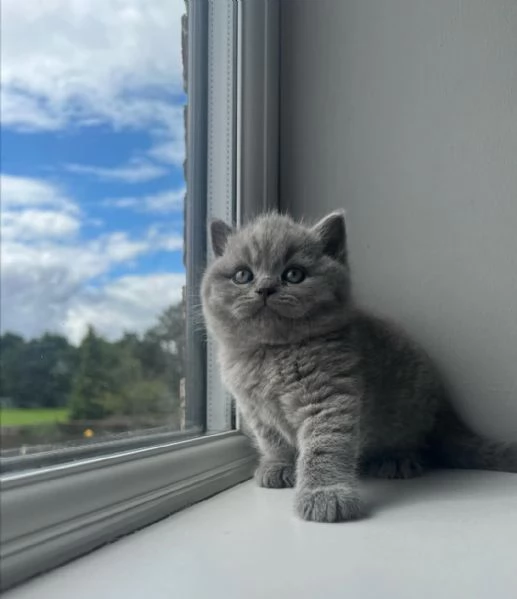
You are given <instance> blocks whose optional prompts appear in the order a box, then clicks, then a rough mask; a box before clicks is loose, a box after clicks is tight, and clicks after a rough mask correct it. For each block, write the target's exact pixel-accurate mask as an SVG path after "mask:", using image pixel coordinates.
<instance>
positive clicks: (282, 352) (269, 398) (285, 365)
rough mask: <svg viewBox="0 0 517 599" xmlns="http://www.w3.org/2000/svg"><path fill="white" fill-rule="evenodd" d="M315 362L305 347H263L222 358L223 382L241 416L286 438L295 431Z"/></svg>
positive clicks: (315, 359) (312, 354)
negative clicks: (237, 406) (234, 398)
mask: <svg viewBox="0 0 517 599" xmlns="http://www.w3.org/2000/svg"><path fill="white" fill-rule="evenodd" d="M316 361H317V356H316V355H314V351H312V352H311V351H310V349H309V348H307V347H306V346H305V345H303V346H296V345H295V346H289V347H280V348H278V347H267V348H261V349H259V350H256V351H255V352H252V353H251V352H250V353H249V354H247V355H246V354H237V353H234V354H226V355H223V357H222V365H223V373H224V380H225V383H226V385H227V386H228V387H229V389H230V391H231V392H232V393H233V394H234V395H235V397H236V398H237V400H238V401H239V404H240V406H241V408H242V409H243V411H244V412H245V415H247V416H248V417H251V418H253V417H256V418H258V419H260V420H261V421H262V422H263V423H266V424H269V425H271V426H274V427H275V428H281V429H283V432H284V434H285V435H286V436H292V435H293V434H294V431H295V430H296V429H297V428H298V424H299V422H298V421H299V408H300V406H301V405H302V404H303V398H304V397H305V396H306V395H307V392H308V389H309V387H310V375H311V374H312V373H313V372H314V370H316V368H317V366H316V364H315V362H316ZM308 364H310V365H311V366H310V368H308Z"/></svg>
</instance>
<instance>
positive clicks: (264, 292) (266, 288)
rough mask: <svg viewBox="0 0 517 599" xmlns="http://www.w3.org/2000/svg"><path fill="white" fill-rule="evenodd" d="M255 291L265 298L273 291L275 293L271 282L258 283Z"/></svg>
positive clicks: (274, 287)
mask: <svg viewBox="0 0 517 599" xmlns="http://www.w3.org/2000/svg"><path fill="white" fill-rule="evenodd" d="M255 293H258V294H259V295H261V296H262V297H263V298H264V299H266V297H269V296H270V295H272V294H273V293H276V286H275V285H272V284H271V283H268V284H265V285H260V286H259V287H257V289H255Z"/></svg>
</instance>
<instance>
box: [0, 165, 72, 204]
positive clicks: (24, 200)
mask: <svg viewBox="0 0 517 599" xmlns="http://www.w3.org/2000/svg"><path fill="white" fill-rule="evenodd" d="M0 194H1V195H0V198H1V201H2V210H11V209H15V208H27V207H33V208H34V207H38V208H53V209H59V210H64V211H66V212H78V208H77V206H76V205H75V203H74V202H73V201H72V200H71V199H70V198H69V197H68V196H67V194H66V193H65V192H64V191H63V190H62V189H61V187H60V186H59V185H57V184H53V183H49V182H47V181H41V180H39V179H31V178H28V177H15V176H13V175H5V174H4V175H1V176H0Z"/></svg>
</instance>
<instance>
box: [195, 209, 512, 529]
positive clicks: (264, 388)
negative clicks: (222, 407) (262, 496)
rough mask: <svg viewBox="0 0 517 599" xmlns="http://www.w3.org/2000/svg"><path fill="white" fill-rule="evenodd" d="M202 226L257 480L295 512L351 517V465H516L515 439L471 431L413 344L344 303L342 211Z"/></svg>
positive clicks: (213, 300)
mask: <svg viewBox="0 0 517 599" xmlns="http://www.w3.org/2000/svg"><path fill="white" fill-rule="evenodd" d="M211 233H212V245H213V248H214V252H215V254H216V260H215V261H214V262H213V263H212V264H211V266H210V267H209V268H208V269H207V271H206V273H205V275H204V278H203V284H202V299H203V311H204V315H205V320H206V323H207V326H208V328H209V330H210V331H211V332H212V333H213V335H214V336H215V337H216V339H217V341H218V347H219V358H220V365H221V369H222V375H223V379H224V382H225V384H226V385H227V386H228V388H229V389H230V391H231V392H232V393H233V394H234V396H235V397H236V399H237V402H238V405H239V408H240V410H241V411H242V414H243V416H244V419H245V420H246V423H247V425H248V426H249V427H250V428H251V430H252V431H253V435H254V437H255V439H256V443H257V445H258V448H259V450H260V454H261V461H260V465H259V467H258V469H257V471H256V480H257V482H258V484H259V485H261V486H263V487H269V488H281V487H293V486H294V487H296V496H295V497H296V499H295V507H296V511H297V513H298V514H299V515H300V516H301V517H302V518H304V519H307V520H315V521H320V522H334V521H342V520H350V519H354V518H358V517H360V516H361V515H362V513H363V508H362V504H361V499H360V496H359V492H358V484H357V477H358V474H359V473H360V472H361V471H362V472H365V473H368V474H370V475H375V476H382V477H388V478H408V477H412V476H417V475H419V474H421V473H422V472H423V471H424V469H425V468H426V467H428V466H436V465H439V466H451V467H458V468H485V469H493V470H506V471H510V472H517V444H508V445H503V444H501V443H496V442H491V441H488V440H485V439H483V438H482V437H480V436H479V435H477V434H476V433H474V432H472V431H470V430H469V429H468V428H467V427H466V426H465V425H464V424H463V423H462V422H461V420H460V419H459V418H458V417H457V415H456V413H455V412H454V411H453V409H452V407H451V404H450V403H449V402H448V400H447V397H446V393H445V391H444V387H443V385H442V382H441V381H440V378H439V376H438V374H437V372H436V370H435V368H434V367H433V365H432V363H431V362H430V360H429V358H428V357H427V355H426V354H425V353H424V352H423V350H422V349H421V348H419V347H418V346H417V345H416V344H415V343H413V342H412V341H411V340H410V339H409V338H408V337H407V336H406V335H405V334H404V333H403V332H401V331H400V330H399V329H398V328H397V327H395V326H394V325H392V324H390V323H388V322H386V321H384V320H381V319H378V318H376V317H374V316H372V315H370V314H368V313H366V312H364V311H362V310H360V309H359V308H357V307H356V306H355V305H354V303H353V301H352V296H351V291H350V273H349V267H348V260H347V250H346V230H345V220H344V214H343V213H341V212H336V213H332V214H330V215H329V216H327V217H326V218H324V219H323V220H322V221H320V222H319V223H317V224H316V225H315V226H313V227H306V226H303V225H301V224H299V223H296V222H294V221H293V220H291V219H290V218H288V217H287V216H281V215H277V214H268V215H265V216H262V217H260V218H258V219H257V220H255V221H254V222H252V223H251V224H249V225H247V226H246V227H244V228H242V229H240V230H238V231H234V230H232V229H231V228H230V227H228V226H227V225H226V224H225V223H223V222H222V221H216V222H214V223H212V229H211ZM300 273H301V274H300ZM300 279H302V280H300Z"/></svg>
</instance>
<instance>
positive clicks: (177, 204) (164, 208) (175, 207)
mask: <svg viewBox="0 0 517 599" xmlns="http://www.w3.org/2000/svg"><path fill="white" fill-rule="evenodd" d="M184 199H185V187H180V188H179V189H171V190H167V191H161V192H158V193H154V194H149V195H143V196H134V197H128V198H113V199H109V200H105V201H104V204H105V205H106V206H113V207H115V208H132V209H134V210H136V211H138V212H151V213H154V214H168V213H171V212H181V211H182V210H183V202H184Z"/></svg>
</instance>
